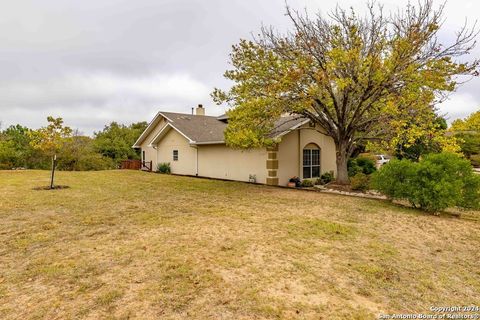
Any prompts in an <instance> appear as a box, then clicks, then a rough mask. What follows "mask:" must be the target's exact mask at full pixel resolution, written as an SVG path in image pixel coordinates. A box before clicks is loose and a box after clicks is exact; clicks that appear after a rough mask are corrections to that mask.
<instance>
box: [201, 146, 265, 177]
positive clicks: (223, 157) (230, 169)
mask: <svg viewBox="0 0 480 320" xmlns="http://www.w3.org/2000/svg"><path fill="white" fill-rule="evenodd" d="M266 161H267V151H266V150H265V149H255V150H236V149H231V148H229V147H227V146H225V145H200V146H198V175H199V176H203V177H211V178H218V179H228V180H237V181H248V178H249V175H251V174H252V175H256V181H257V182H258V183H265V181H266V177H267V169H266Z"/></svg>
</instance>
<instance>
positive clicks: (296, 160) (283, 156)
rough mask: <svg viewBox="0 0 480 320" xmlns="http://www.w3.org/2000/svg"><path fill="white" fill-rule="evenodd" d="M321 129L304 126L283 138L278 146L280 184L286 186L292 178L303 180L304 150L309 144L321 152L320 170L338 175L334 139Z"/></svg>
mask: <svg viewBox="0 0 480 320" xmlns="http://www.w3.org/2000/svg"><path fill="white" fill-rule="evenodd" d="M319 131H321V129H320V128H311V127H309V125H308V124H307V125H304V126H302V127H301V128H299V129H297V130H294V131H292V132H290V133H288V134H286V135H285V136H283V137H282V140H281V142H280V143H279V145H278V153H277V157H278V166H279V168H278V173H277V175H278V184H279V185H286V184H287V183H288V180H289V179H290V178H291V177H292V176H298V177H300V178H301V179H303V177H302V175H303V170H302V161H303V159H302V158H303V148H304V147H305V146H306V145H307V144H309V143H315V144H317V145H318V146H319V147H320V149H321V151H320V170H321V172H322V173H324V172H328V171H333V172H334V173H336V168H337V165H336V160H335V158H336V156H335V143H334V142H333V139H332V138H331V137H329V136H327V135H325V134H323V133H321V132H319Z"/></svg>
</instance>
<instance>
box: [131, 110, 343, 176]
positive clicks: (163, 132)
mask: <svg viewBox="0 0 480 320" xmlns="http://www.w3.org/2000/svg"><path fill="white" fill-rule="evenodd" d="M227 123H228V117H227V116H225V115H222V116H219V117H212V116H206V115H205V108H203V107H202V105H199V106H198V107H197V108H196V112H195V114H183V113H173V112H162V111H161V112H158V113H157V115H156V116H155V117H154V118H153V120H152V121H151V122H150V124H149V125H148V127H147V128H146V129H145V131H144V132H143V133H142V134H141V135H140V137H139V138H138V140H137V141H136V142H135V144H134V145H133V147H134V148H139V149H141V156H142V161H152V163H153V168H156V167H157V165H158V164H159V163H165V162H169V163H170V167H171V171H172V173H174V174H180V175H190V176H200V177H210V178H218V179H227V180H237V181H255V182H257V183H264V184H268V185H286V184H287V183H288V180H289V179H290V178H291V177H294V176H298V177H300V178H301V179H314V178H317V177H319V176H320V175H321V174H322V173H324V172H328V171H334V172H335V171H336V162H335V159H336V156H335V144H334V142H333V139H332V138H331V137H329V136H327V135H325V134H324V133H323V129H322V128H320V127H318V126H315V125H313V124H312V123H311V122H310V121H309V120H308V119H306V118H302V117H298V116H285V117H281V118H280V119H279V120H278V121H277V122H276V124H275V128H274V130H273V131H272V133H271V136H272V137H274V138H278V139H279V140H280V142H279V143H278V144H277V145H276V146H275V147H273V148H268V149H267V148H259V149H252V150H239V149H233V148H230V147H228V146H227V145H226V144H225V141H224V130H225V128H226V127H227Z"/></svg>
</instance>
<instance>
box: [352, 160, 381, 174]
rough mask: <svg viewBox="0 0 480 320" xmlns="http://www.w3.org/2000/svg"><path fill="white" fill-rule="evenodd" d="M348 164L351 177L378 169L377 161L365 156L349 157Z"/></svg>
mask: <svg viewBox="0 0 480 320" xmlns="http://www.w3.org/2000/svg"><path fill="white" fill-rule="evenodd" d="M347 165H348V176H349V177H353V176H354V175H356V174H357V173H363V174H366V175H369V174H372V173H373V172H375V171H376V170H377V168H376V167H375V161H373V160H372V159H369V158H365V157H358V158H355V159H349V160H348V164H347Z"/></svg>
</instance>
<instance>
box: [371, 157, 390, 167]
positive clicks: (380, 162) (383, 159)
mask: <svg viewBox="0 0 480 320" xmlns="http://www.w3.org/2000/svg"><path fill="white" fill-rule="evenodd" d="M375 157H376V158H377V167H378V168H380V167H381V166H383V165H384V164H385V163H387V162H389V161H390V157H389V156H387V155H384V154H377V155H375Z"/></svg>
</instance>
